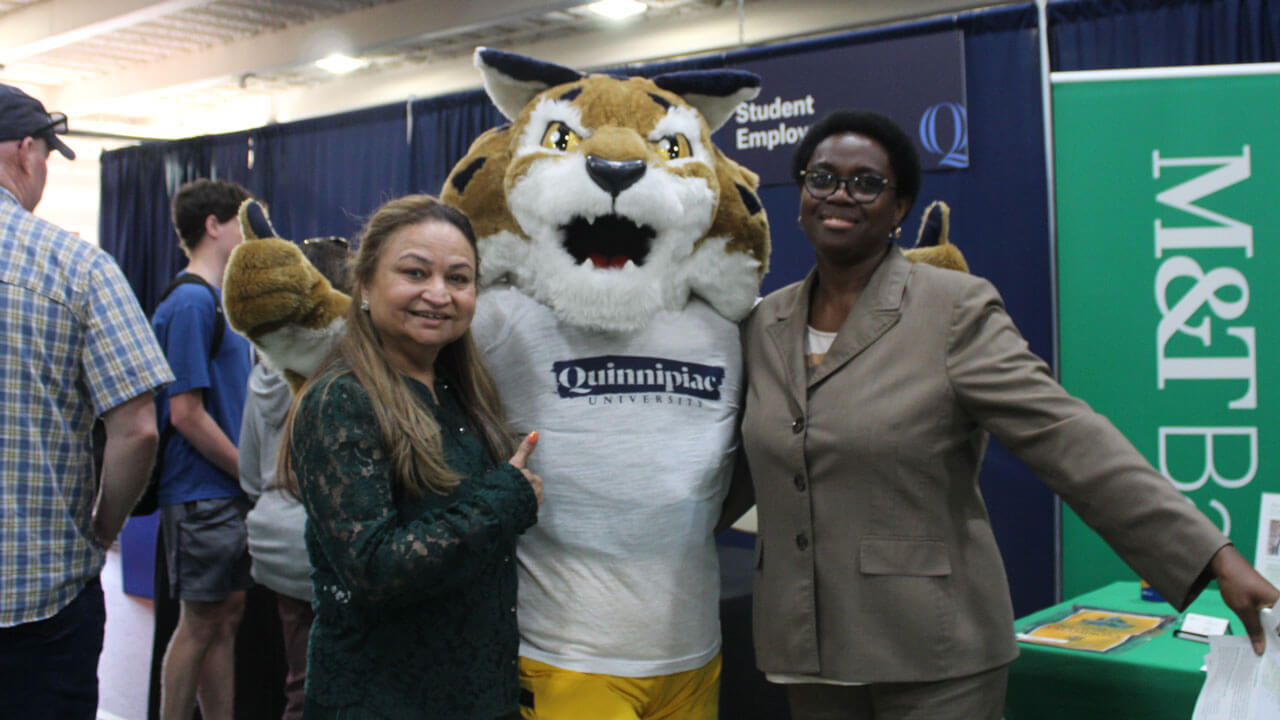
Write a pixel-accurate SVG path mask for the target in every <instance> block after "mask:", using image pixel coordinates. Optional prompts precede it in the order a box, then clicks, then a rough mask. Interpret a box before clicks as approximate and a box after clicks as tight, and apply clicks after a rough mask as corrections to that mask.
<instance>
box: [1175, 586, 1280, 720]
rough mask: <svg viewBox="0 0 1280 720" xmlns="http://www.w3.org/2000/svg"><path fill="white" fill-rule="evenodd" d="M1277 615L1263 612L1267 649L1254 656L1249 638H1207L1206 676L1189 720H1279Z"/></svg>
mask: <svg viewBox="0 0 1280 720" xmlns="http://www.w3.org/2000/svg"><path fill="white" fill-rule="evenodd" d="M1277 623H1280V613H1274V612H1272V611H1271V610H1263V611H1262V629H1263V632H1265V633H1266V636H1267V649H1266V652H1265V653H1264V654H1263V655H1262V657H1258V656H1257V655H1254V654H1253V646H1252V645H1250V644H1249V638H1248V636H1240V637H1233V636H1229V635H1218V636H1214V637H1211V638H1209V655H1208V657H1206V658H1205V660H1206V662H1205V666H1206V670H1207V672H1208V676H1207V677H1206V678H1205V681H1204V688H1203V689H1201V690H1200V697H1199V698H1198V699H1197V700H1196V710H1195V713H1194V714H1193V715H1192V716H1191V720H1280V637H1277V636H1276V625H1277Z"/></svg>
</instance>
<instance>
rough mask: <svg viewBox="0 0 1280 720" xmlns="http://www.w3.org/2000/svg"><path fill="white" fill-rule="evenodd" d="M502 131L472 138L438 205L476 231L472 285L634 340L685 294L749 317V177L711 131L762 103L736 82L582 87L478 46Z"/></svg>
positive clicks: (695, 78) (757, 213)
mask: <svg viewBox="0 0 1280 720" xmlns="http://www.w3.org/2000/svg"><path fill="white" fill-rule="evenodd" d="M475 60H476V66H477V67H479V68H480V70H481V72H482V74H483V75H484V84H485V89H486V90H487V91H488V93H489V96H490V98H492V99H493V102H494V104H496V105H497V106H498V109H499V110H501V111H502V113H503V114H504V115H506V116H507V118H509V119H510V120H511V123H510V124H509V125H505V126H503V127H500V128H496V129H493V130H490V131H489V132H487V133H485V134H484V135H483V136H481V137H480V138H479V139H478V140H477V141H476V142H475V144H474V145H472V147H471V150H470V152H469V153H468V154H467V156H466V157H464V158H463V159H462V160H461V161H460V162H459V163H458V164H457V166H456V167H455V168H454V171H453V173H452V174H451V175H450V176H449V178H448V180H447V181H446V182H445V187H444V190H443V192H442V194H441V198H442V199H443V200H444V201H445V202H447V203H449V204H451V205H454V206H456V207H459V208H461V209H462V210H463V211H464V212H466V213H467V214H468V215H469V216H470V217H471V218H472V219H473V220H474V222H475V225H476V231H477V234H478V235H479V238H480V254H481V258H482V261H481V272H482V276H481V284H482V286H483V285H491V284H493V283H495V282H498V281H499V280H503V279H505V280H506V281H508V282H510V283H512V284H514V285H515V286H516V287H518V288H520V289H521V290H523V291H524V292H525V293H527V294H528V295H530V296H532V297H533V298H535V299H536V300H538V301H540V302H542V303H544V304H545V305H547V306H549V307H551V308H552V309H553V310H554V311H555V313H556V315H557V316H559V317H560V319H561V320H563V321H565V322H568V323H570V324H574V325H579V326H584V327H590V328H596V329H601V330H632V329H635V328H638V327H640V326H642V325H644V324H645V323H646V322H647V320H648V319H649V318H650V317H652V316H653V314H654V313H655V312H657V311H659V310H664V309H665V310H677V309H679V308H682V307H683V306H684V304H685V303H686V302H687V301H688V298H689V295H690V293H692V294H695V295H698V296H700V297H702V298H703V299H704V300H706V301H707V302H709V303H710V304H711V305H712V306H713V307H715V308H716V310H718V311H719V312H720V313H721V314H722V315H724V316H725V317H727V318H729V319H732V320H737V319H740V318H741V317H742V316H744V315H745V314H746V312H747V311H748V310H750V309H751V305H752V303H753V302H754V301H755V298H756V293H757V288H758V287H759V281H760V277H761V276H762V275H763V274H764V271H765V267H766V266H765V263H766V261H767V258H768V255H769V240H768V237H769V235H768V223H767V221H766V219H765V214H764V211H763V209H762V208H761V206H760V203H759V201H758V200H757V198H756V195H755V192H756V188H757V186H758V179H757V177H756V175H755V174H754V173H752V172H751V171H749V170H747V169H745V168H743V167H742V166H740V165H738V164H737V163H735V162H734V161H732V160H730V159H729V158H727V157H725V155H724V154H723V153H721V152H720V151H719V149H717V148H716V147H715V146H714V145H712V144H711V133H712V132H713V131H714V130H715V129H716V128H718V127H719V126H720V125H721V124H723V123H724V122H725V121H726V120H727V119H728V118H729V116H730V115H731V114H732V112H733V109H734V108H735V107H737V106H738V104H740V103H741V102H743V101H745V100H750V99H751V98H754V97H755V96H756V94H757V93H758V92H759V90H760V80H759V78H757V77H756V76H755V75H752V74H750V73H744V72H739V71H733V70H710V71H698V72H680V73H672V74H669V75H659V76H657V77H655V78H653V79H651V80H646V79H644V78H638V77H631V78H615V77H610V76H605V75H582V74H579V73H578V72H576V71H573V70H570V69H568V68H564V67H561V66H559V65H552V64H549V63H544V62H539V61H537V60H532V59H529V58H525V57H522V56H519V55H513V54H510V53H505V52H501V51H498V50H489V49H485V48H480V49H478V50H477V51H476V55H475Z"/></svg>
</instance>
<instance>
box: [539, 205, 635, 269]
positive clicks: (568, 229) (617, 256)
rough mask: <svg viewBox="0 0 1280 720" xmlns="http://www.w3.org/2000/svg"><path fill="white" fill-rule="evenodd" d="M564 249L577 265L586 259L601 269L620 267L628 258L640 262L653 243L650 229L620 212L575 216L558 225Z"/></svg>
mask: <svg viewBox="0 0 1280 720" xmlns="http://www.w3.org/2000/svg"><path fill="white" fill-rule="evenodd" d="M560 231H561V233H563V235H564V249H565V251H566V252H568V253H569V254H570V255H572V256H573V259H574V262H576V263H578V264H579V265H581V264H582V263H583V262H585V261H587V260H590V261H591V263H592V264H593V265H595V266H596V267H598V268H601V269H610V268H622V267H623V266H624V265H626V264H627V261H628V260H630V261H632V262H634V263H635V264H636V265H644V261H645V259H646V258H647V257H648V256H649V246H650V245H651V244H652V242H653V238H654V235H656V233H655V232H654V230H653V228H651V227H648V226H646V225H637V224H635V223H634V222H632V221H631V220H628V219H627V218H624V217H622V216H621V215H616V214H613V215H602V216H600V217H598V218H596V219H595V220H587V219H586V218H584V217H581V216H578V217H575V218H574V219H573V220H571V221H569V223H568V224H567V225H563V226H561V228H560Z"/></svg>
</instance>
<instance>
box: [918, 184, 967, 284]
mask: <svg viewBox="0 0 1280 720" xmlns="http://www.w3.org/2000/svg"><path fill="white" fill-rule="evenodd" d="M950 234H951V208H950V207H949V206H948V205H947V204H946V203H944V202H942V201H941V200H934V201H933V202H931V203H929V207H927V208H925V209H924V214H923V215H922V216H921V217H920V232H919V233H918V234H917V235H916V246H915V247H913V248H911V249H910V250H907V251H906V253H905V254H906V256H907V259H908V260H910V261H911V262H919V263H925V264H927V265H936V266H937V267H941V268H947V269H948V270H958V271H960V272H964V273H967V272H969V263H967V262H965V259H964V253H962V252H960V248H958V247H956V246H955V245H952V244H951V242H950V240H949V238H948V236H949V235H950Z"/></svg>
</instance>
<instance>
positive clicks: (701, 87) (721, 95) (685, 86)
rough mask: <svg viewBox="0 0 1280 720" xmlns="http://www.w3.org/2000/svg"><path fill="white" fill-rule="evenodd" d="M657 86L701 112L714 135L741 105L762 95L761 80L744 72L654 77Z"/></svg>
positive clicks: (676, 74) (720, 71)
mask: <svg viewBox="0 0 1280 720" xmlns="http://www.w3.org/2000/svg"><path fill="white" fill-rule="evenodd" d="M653 84H654V85H657V86H658V87H660V88H662V89H663V90H666V91H668V92H672V93H675V94H676V95H679V96H680V97H682V98H684V101H685V102H687V103H689V104H690V105H692V106H694V107H695V108H697V109H698V112H700V113H702V117H703V119H705V120H706V121H707V127H708V128H709V129H710V130H711V132H715V131H716V130H719V129H720V126H721V125H724V124H725V123H726V122H728V120H729V118H730V117H731V116H732V115H733V111H734V109H736V108H737V107H738V106H739V105H741V104H742V103H744V102H746V101H748V100H754V99H755V97H756V96H757V95H759V94H760V76H759V75H756V74H755V73H749V72H744V71H742V70H689V71H686V72H674V73H667V74H665V75H658V76H656V77H654V78H653Z"/></svg>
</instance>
